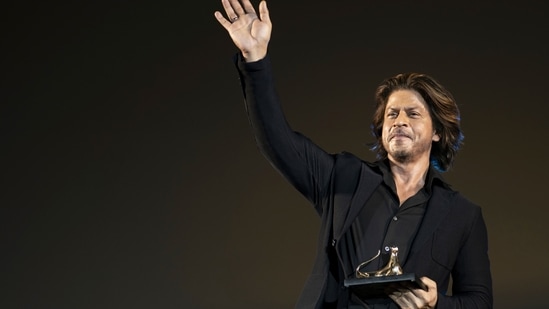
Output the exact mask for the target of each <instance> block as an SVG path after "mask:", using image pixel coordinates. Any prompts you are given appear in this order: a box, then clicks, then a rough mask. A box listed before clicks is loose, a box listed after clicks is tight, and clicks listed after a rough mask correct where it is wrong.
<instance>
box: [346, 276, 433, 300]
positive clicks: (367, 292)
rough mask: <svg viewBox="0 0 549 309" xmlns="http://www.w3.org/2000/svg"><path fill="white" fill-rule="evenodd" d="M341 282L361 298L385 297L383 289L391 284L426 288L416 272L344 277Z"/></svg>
mask: <svg viewBox="0 0 549 309" xmlns="http://www.w3.org/2000/svg"><path fill="white" fill-rule="evenodd" d="M343 284H344V285H345V286H346V287H347V288H349V289H350V290H351V291H352V292H353V293H354V294H355V295H356V296H358V297H360V298H361V299H367V298H387V297H389V296H387V294H386V293H385V289H386V288H387V287H388V286H390V285H392V284H396V285H398V284H403V285H410V286H412V287H415V288H419V289H423V290H427V287H426V286H425V285H424V284H423V282H422V281H421V280H419V278H418V277H417V276H416V274H413V273H408V274H402V275H394V276H381V277H368V278H352V279H345V281H344V282H343Z"/></svg>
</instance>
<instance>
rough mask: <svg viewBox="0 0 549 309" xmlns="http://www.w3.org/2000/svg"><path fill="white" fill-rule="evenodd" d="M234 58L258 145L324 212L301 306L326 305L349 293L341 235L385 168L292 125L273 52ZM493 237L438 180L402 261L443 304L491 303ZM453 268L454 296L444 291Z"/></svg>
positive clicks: (472, 209) (471, 208)
mask: <svg viewBox="0 0 549 309" xmlns="http://www.w3.org/2000/svg"><path fill="white" fill-rule="evenodd" d="M235 61H236V64H237V67H238V72H239V76H240V79H241V84H242V88H243V92H244V96H245V99H246V108H247V112H248V116H249V120H250V124H251V126H252V129H253V132H254V135H255V138H256V142H257V145H258V147H259V149H260V150H261V152H262V153H263V154H264V155H265V156H266V158H267V159H268V160H269V162H271V164H272V165H273V167H274V168H275V169H276V170H278V171H279V172H280V173H281V174H282V175H283V176H284V177H285V178H286V179H287V180H288V181H289V182H290V183H291V184H292V185H293V186H294V187H295V188H296V189H297V190H299V191H300V192H301V193H302V194H303V195H304V196H305V197H306V198H307V199H308V200H309V201H310V202H311V203H312V205H314V207H315V210H316V211H317V213H318V214H319V215H320V217H321V220H322V224H321V229H320V235H319V243H318V249H317V256H316V260H315V264H314V266H313V270H312V273H311V275H310V277H309V279H308V280H307V283H306V284H305V287H304V290H303V292H302V294H301V296H300V299H299V301H298V303H297V305H296V307H297V308H326V307H327V305H326V304H327V303H328V302H331V301H333V300H337V298H338V297H341V295H344V294H345V293H348V292H346V291H345V290H344V288H343V285H342V279H341V278H339V277H338V276H337V275H335V274H334V269H337V267H334V265H336V264H337V263H341V261H339V260H338V258H337V255H338V251H339V250H340V248H339V243H338V240H339V239H340V238H341V237H342V236H343V234H344V233H345V232H346V231H347V230H348V229H349V228H350V226H351V223H352V222H353V220H354V219H355V218H356V216H357V215H358V213H359V212H360V210H361V208H362V207H363V206H364V205H365V202H366V201H367V200H368V198H369V197H370V196H371V194H372V193H373V192H374V190H375V189H376V188H377V186H378V185H380V184H381V182H382V175H381V174H380V173H378V172H376V170H375V169H373V168H372V166H371V164H369V163H367V162H364V161H361V160H360V159H359V158H357V157H355V156H353V155H352V154H349V153H340V154H328V153H326V152H325V151H324V150H322V149H321V148H320V147H318V146H317V145H316V144H314V143H313V142H312V141H310V140H309V139H308V138H307V137H305V136H303V135H301V134H300V133H298V132H294V131H293V130H292V129H291V128H290V126H289V125H288V123H287V121H286V119H285V117H284V114H283V112H282V108H281V107H280V104H279V102H278V96H277V93H276V90H275V87H274V84H275V83H274V78H273V75H272V73H271V65H270V60H269V58H268V57H267V58H265V59H263V60H260V61H258V62H254V63H245V62H243V61H242V59H241V57H240V55H237V56H236V58H235ZM487 242H488V241H487V232H486V226H485V223H484V220H483V217H482V214H481V209H480V208H479V207H478V206H476V205H474V204H473V203H471V202H470V201H468V200H467V199H465V198H464V197H463V196H462V195H461V194H460V193H458V192H456V191H453V190H451V189H450V188H447V187H443V186H433V192H432V195H431V198H430V200H429V202H428V204H427V210H426V213H425V215H424V218H423V221H422V223H421V225H420V228H419V230H418V233H417V235H416V237H415V239H414V241H413V243H412V246H411V248H410V253H409V254H408V257H407V259H406V261H405V264H404V265H402V266H403V268H404V269H406V271H407V272H414V273H416V274H418V275H419V276H427V277H429V278H431V279H432V280H434V281H435V282H437V287H438V290H439V296H438V303H437V308H467V309H469V308H491V307H492V302H493V301H492V283H491V274H490V263H489V259H488V245H487ZM332 252H335V254H331V253H332ZM341 266H342V267H343V269H346V268H349V267H355V266H356V265H354V266H353V265H341ZM450 276H451V277H452V281H453V282H452V291H451V294H452V296H448V295H445V290H446V288H447V286H448V283H449V280H450ZM395 306H396V305H395ZM395 308H396V307H395Z"/></svg>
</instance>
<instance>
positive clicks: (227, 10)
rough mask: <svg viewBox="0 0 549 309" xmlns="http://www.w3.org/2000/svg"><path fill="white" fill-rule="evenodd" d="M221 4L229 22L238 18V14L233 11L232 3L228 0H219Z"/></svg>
mask: <svg viewBox="0 0 549 309" xmlns="http://www.w3.org/2000/svg"><path fill="white" fill-rule="evenodd" d="M221 4H223V8H224V9H225V13H227V17H228V18H229V19H230V20H234V19H235V18H238V15H239V14H238V13H235V10H234V9H233V6H232V3H231V2H229V0H221ZM237 4H238V1H237ZM238 6H240V4H238ZM241 9H242V8H241ZM216 17H217V16H216Z"/></svg>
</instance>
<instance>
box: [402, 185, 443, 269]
mask: <svg viewBox="0 0 549 309" xmlns="http://www.w3.org/2000/svg"><path fill="white" fill-rule="evenodd" d="M444 191H445V190H444V189H441V188H439V187H436V186H434V187H433V195H432V196H431V198H430V199H429V202H428V204H427V210H426V212H425V216H424V217H423V220H422V222H421V225H420V227H419V230H418V232H417V235H416V237H415V239H414V242H413V244H412V247H411V248H410V251H409V253H408V255H407V256H406V257H402V258H401V259H400V260H401V263H402V265H404V264H405V263H406V259H407V257H410V256H413V255H414V253H415V252H417V251H419V250H420V249H421V248H422V247H423V245H424V244H425V242H426V241H427V240H429V239H431V237H432V236H433V233H434V232H435V231H436V229H437V228H438V226H439V225H440V223H441V222H442V221H443V219H444V218H445V217H446V216H447V215H448V212H449V211H450V207H451V205H450V201H449V197H448V194H444Z"/></svg>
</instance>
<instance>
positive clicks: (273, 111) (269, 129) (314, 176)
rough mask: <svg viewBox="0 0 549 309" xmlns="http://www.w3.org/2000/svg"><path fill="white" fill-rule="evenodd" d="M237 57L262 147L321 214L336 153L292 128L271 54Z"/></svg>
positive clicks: (276, 167) (249, 110) (270, 159)
mask: <svg viewBox="0 0 549 309" xmlns="http://www.w3.org/2000/svg"><path fill="white" fill-rule="evenodd" d="M234 60H235V63H236V66H237V69H238V72H239V76H240V82H241V85H242V90H243V92H244V98H245V103H246V111H247V114H248V119H249V121H250V125H251V127H252V131H253V134H254V137H255V140H256V143H257V146H258V148H259V149H260V151H261V152H262V154H263V155H264V156H265V157H266V158H267V159H268V161H269V162H270V163H271V165H273V167H274V168H275V169H276V170H277V171H278V172H280V173H281V174H282V175H283V176H284V177H285V178H286V179H287V180H288V181H289V182H290V183H291V184H292V185H293V186H294V187H295V188H296V189H297V190H298V191H299V192H301V193H302V194H303V195H304V196H305V197H306V198H307V199H308V200H309V201H311V203H313V205H315V207H316V208H317V209H316V210H317V212H319V213H320V214H321V213H322V209H320V206H318V205H320V204H321V203H320V201H321V199H323V198H324V196H325V195H326V193H327V190H328V186H329V182H330V177H331V176H330V175H331V173H332V169H333V167H334V156H333V155H331V154H328V153H326V152H325V151H324V150H322V149H321V148H320V147H318V146H317V145H316V144H314V143H313V142H312V141H311V140H309V138H307V137H305V136H303V135H302V134H300V133H298V132H295V131H293V130H292V129H291V128H290V126H289V124H288V122H287V120H286V118H285V115H284V113H283V110H282V107H281V105H280V103H279V98H278V95H277V93H276V90H275V83H274V78H273V74H272V69H271V61H270V58H269V56H267V57H266V58H264V59H262V60H259V61H257V62H251V63H247V62H245V61H244V60H243V59H242V56H241V54H237V55H236V56H235V58H234Z"/></svg>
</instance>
